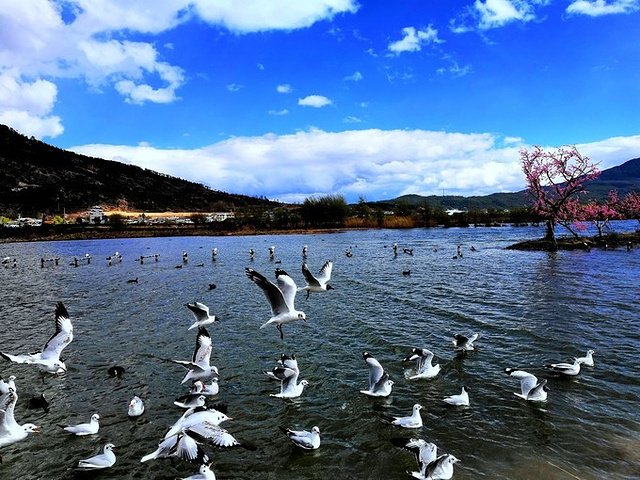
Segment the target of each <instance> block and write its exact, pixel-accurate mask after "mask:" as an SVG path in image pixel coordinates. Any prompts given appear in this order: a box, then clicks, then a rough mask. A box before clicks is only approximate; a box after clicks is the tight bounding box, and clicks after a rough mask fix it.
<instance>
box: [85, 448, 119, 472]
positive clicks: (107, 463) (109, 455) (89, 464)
mask: <svg viewBox="0 0 640 480" xmlns="http://www.w3.org/2000/svg"><path fill="white" fill-rule="evenodd" d="M115 448H116V447H115V445H114V444H113V443H107V444H106V445H105V446H104V450H103V453H101V454H99V455H95V456H93V457H90V458H87V459H85V460H80V461H79V462H78V466H77V467H76V470H81V471H91V470H102V469H105V468H109V467H113V465H115V463H116V454H115V453H113V450H114V449H115Z"/></svg>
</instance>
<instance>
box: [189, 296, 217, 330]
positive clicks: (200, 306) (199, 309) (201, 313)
mask: <svg viewBox="0 0 640 480" xmlns="http://www.w3.org/2000/svg"><path fill="white" fill-rule="evenodd" d="M186 305H187V308H188V309H189V310H191V313H193V316H194V317H195V319H196V321H195V322H194V323H193V325H191V326H190V327H189V328H188V329H187V330H193V329H194V328H199V327H204V326H206V325H211V324H212V323H214V322H219V321H220V319H218V317H216V316H215V315H209V307H207V306H206V305H205V304H204V303H200V302H193V303H187V304H186Z"/></svg>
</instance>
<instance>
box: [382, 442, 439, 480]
mask: <svg viewBox="0 0 640 480" xmlns="http://www.w3.org/2000/svg"><path fill="white" fill-rule="evenodd" d="M391 443H393V444H394V445H395V446H396V447H400V448H404V449H405V450H408V451H410V452H411V453H413V454H414V455H415V457H416V461H417V462H418V468H419V469H420V471H418V472H407V473H409V475H411V476H412V477H414V478H421V479H425V478H426V476H425V472H426V470H427V466H428V465H430V464H431V463H432V462H433V461H434V460H435V459H436V458H438V447H437V446H436V444H435V443H431V442H427V441H426V440H423V439H421V438H392V439H391Z"/></svg>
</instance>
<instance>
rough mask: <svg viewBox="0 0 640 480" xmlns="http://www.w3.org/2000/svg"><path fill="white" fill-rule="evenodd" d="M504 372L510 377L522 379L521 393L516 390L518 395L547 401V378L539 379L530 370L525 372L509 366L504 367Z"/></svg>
mask: <svg viewBox="0 0 640 480" xmlns="http://www.w3.org/2000/svg"><path fill="white" fill-rule="evenodd" d="M504 372H505V373H506V374H507V375H509V376H510V377H513V378H517V379H518V380H520V393H517V392H514V395H515V396H516V397H519V398H522V399H524V400H529V401H531V402H546V401H547V392H548V391H549V387H547V380H546V379H542V380H540V381H538V378H537V377H536V376H535V375H533V374H531V373H529V372H525V371H524V370H515V369H513V368H508V367H507V368H505V369H504Z"/></svg>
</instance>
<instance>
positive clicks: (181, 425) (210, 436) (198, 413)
mask: <svg viewBox="0 0 640 480" xmlns="http://www.w3.org/2000/svg"><path fill="white" fill-rule="evenodd" d="M219 408H223V407H219ZM230 420H233V419H232V418H231V417H229V416H227V415H226V413H224V412H222V411H220V410H217V409H215V408H205V407H198V408H190V409H188V410H187V411H186V412H185V413H184V414H183V415H182V417H180V419H178V421H177V422H176V423H174V424H173V426H172V427H171V428H170V429H169V431H167V433H166V434H165V435H164V438H165V439H167V438H171V437H173V436H175V435H177V434H179V433H180V432H186V433H187V434H189V435H191V436H192V437H193V438H195V439H196V440H198V441H199V442H207V443H209V444H210V445H213V446H215V447H224V448H228V447H235V446H239V445H240V442H238V441H237V440H236V439H235V438H234V437H233V435H231V434H230V433H229V432H227V430H225V429H224V428H222V427H221V426H220V424H221V423H222V422H227V421H230Z"/></svg>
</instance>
